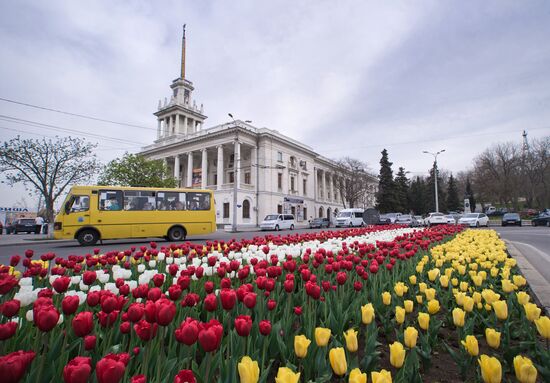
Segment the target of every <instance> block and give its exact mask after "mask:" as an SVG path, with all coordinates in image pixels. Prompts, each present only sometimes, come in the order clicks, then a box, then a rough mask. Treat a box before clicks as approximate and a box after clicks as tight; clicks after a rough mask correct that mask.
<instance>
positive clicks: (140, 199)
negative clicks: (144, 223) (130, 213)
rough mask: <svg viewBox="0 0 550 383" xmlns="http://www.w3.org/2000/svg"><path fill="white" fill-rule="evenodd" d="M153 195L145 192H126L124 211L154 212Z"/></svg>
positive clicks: (150, 192)
mask: <svg viewBox="0 0 550 383" xmlns="http://www.w3.org/2000/svg"><path fill="white" fill-rule="evenodd" d="M155 209H156V201H155V193H154V192H152V191H146V190H126V191H125V192H124V210H155Z"/></svg>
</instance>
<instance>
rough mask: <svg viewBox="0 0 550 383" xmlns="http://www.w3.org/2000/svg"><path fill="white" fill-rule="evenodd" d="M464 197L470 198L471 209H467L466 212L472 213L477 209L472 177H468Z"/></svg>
mask: <svg viewBox="0 0 550 383" xmlns="http://www.w3.org/2000/svg"><path fill="white" fill-rule="evenodd" d="M464 199H469V200H470V211H469V212H467V211H465V212H464V213H471V212H473V211H476V199H475V196H474V191H473V190H472V184H471V183H470V177H468V178H466V192H465V195H464Z"/></svg>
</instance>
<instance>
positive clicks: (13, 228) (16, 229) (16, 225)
mask: <svg viewBox="0 0 550 383" xmlns="http://www.w3.org/2000/svg"><path fill="white" fill-rule="evenodd" d="M19 233H29V234H30V233H36V234H38V233H40V225H37V224H35V223H34V219H33V218H19V219H17V220H15V221H13V222H11V223H10V224H9V225H8V226H6V234H19Z"/></svg>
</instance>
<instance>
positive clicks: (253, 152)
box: [250, 146, 258, 190]
mask: <svg viewBox="0 0 550 383" xmlns="http://www.w3.org/2000/svg"><path fill="white" fill-rule="evenodd" d="M257 153H258V148H257V147H256V146H253V147H252V148H251V149H250V183H251V184H252V185H254V190H258V179H257V178H258V177H256V175H257V174H258V173H257V170H258V169H257V168H258V163H257V158H258V154H257Z"/></svg>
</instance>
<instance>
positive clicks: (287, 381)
mask: <svg viewBox="0 0 550 383" xmlns="http://www.w3.org/2000/svg"><path fill="white" fill-rule="evenodd" d="M299 381H300V373H299V372H294V371H292V370H291V369H290V368H288V367H279V370H277V376H276V377H275V383H298V382H299Z"/></svg>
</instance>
